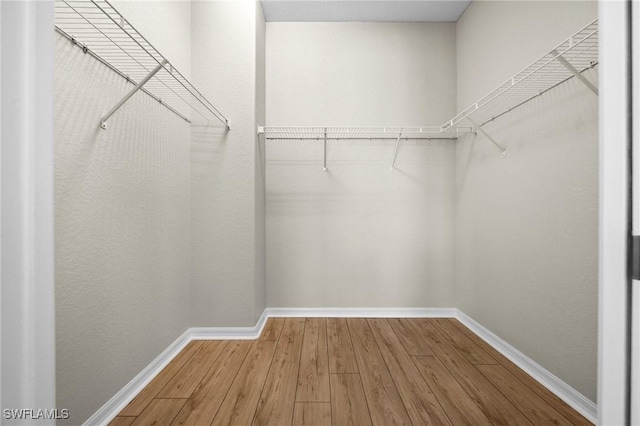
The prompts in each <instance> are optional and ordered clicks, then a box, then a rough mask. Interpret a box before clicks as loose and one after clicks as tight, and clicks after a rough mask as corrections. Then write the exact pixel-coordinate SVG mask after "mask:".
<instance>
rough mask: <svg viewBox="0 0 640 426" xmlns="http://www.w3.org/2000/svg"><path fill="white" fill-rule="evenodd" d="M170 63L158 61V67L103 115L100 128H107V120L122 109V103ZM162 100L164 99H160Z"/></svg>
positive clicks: (164, 60)
mask: <svg viewBox="0 0 640 426" xmlns="http://www.w3.org/2000/svg"><path fill="white" fill-rule="evenodd" d="M167 63H168V61H167V60H166V59H163V60H162V61H161V62H159V63H158V65H156V67H155V68H154V69H152V70H151V72H150V73H149V74H147V76H146V77H145V78H143V79H142V80H140V82H139V83H138V84H137V85H136V87H134V88H133V89H131V90H130V91H129V93H127V94H126V95H125V96H124V98H122V99H121V100H120V102H118V103H117V104H116V105H115V106H114V107H113V108H111V110H110V111H109V112H108V113H106V114H105V116H104V117H102V120H100V128H102V129H106V128H107V120H108V119H109V118H111V116H112V115H113V114H115V113H116V111H118V110H119V109H120V107H121V106H122V105H124V104H125V103H126V102H127V101H128V100H129V99H130V98H131V97H132V96H133V95H135V94H136V92H137V91H138V90H140V89H142V87H143V86H144V85H145V84H146V83H147V82H148V81H149V80H151V78H152V77H153V76H154V75H156V74H157V73H158V71H160V70H161V69H162V68H164V66H165V65H166V64H167ZM160 102H162V101H160Z"/></svg>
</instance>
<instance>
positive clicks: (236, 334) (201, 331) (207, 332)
mask: <svg viewBox="0 0 640 426" xmlns="http://www.w3.org/2000/svg"><path fill="white" fill-rule="evenodd" d="M267 318H269V315H268V312H267V309H265V310H264V311H263V312H262V315H260V318H258V322H257V323H256V325H254V326H253V327H191V328H190V329H189V330H188V331H189V335H190V337H191V340H252V339H257V338H258V337H260V334H261V333H262V329H263V328H264V325H265V324H266V323H267Z"/></svg>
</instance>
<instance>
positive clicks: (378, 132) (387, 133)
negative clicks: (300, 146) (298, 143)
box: [258, 126, 472, 140]
mask: <svg viewBox="0 0 640 426" xmlns="http://www.w3.org/2000/svg"><path fill="white" fill-rule="evenodd" d="M471 130H472V129H471V127H456V128H449V129H447V130H444V131H443V130H442V129H441V128H440V127H438V126H424V127H415V126H406V127H400V126H386V127H385V126H380V127H332V126H312V127H291V126H289V127H287V126H265V127H258V134H264V137H265V139H266V140H408V139H456V138H457V137H458V136H459V134H463V133H468V132H470V131H471Z"/></svg>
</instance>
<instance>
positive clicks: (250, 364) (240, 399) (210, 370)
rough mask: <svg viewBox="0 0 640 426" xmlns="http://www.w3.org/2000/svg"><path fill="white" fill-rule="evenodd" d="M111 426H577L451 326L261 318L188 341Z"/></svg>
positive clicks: (520, 375) (534, 386)
mask: <svg viewBox="0 0 640 426" xmlns="http://www.w3.org/2000/svg"><path fill="white" fill-rule="evenodd" d="M111 424H112V425H186V424H189V425H233V426H238V425H251V424H253V425H267V424H270V425H277V426H283V425H318V426H324V425H327V426H328V425H334V426H341V425H358V426H359V425H381V426H389V425H411V424H413V425H426V424H452V425H473V426H477V425H489V424H499V425H515V426H524V425H532V424H533V425H570V424H575V425H582V424H590V423H589V422H588V421H587V420H586V419H585V418H583V417H582V416H580V415H579V414H578V413H577V412H576V411H574V410H573V409H571V408H570V407H569V406H568V405H566V404H565V403H564V402H562V401H561V400H560V399H558V398H557V397H556V396H554V395H553V394H552V393H551V392H549V391H548V390H547V389H546V388H544V387H543V386H542V385H540V384H539V383H538V382H536V381H535V380H533V379H532V378H531V377H529V376H528V375H527V374H526V373H524V372H523V371H522V370H520V369H519V368H518V367H516V366H515V365H514V364H513V363H511V362H510V361H509V360H507V359H506V358H505V357H503V356H502V355H500V354H499V353H498V352H497V351H495V350H494V349H493V348H492V347H490V346H489V345H488V344H486V343H485V342H484V341H482V340H481V339H479V338H478V337H477V336H476V335H475V334H473V333H472V332H471V331H470V330H468V329H467V328H465V327H464V326H463V325H462V324H461V323H460V322H458V321H456V320H454V319H361V318H349V319H345V318H287V319H284V318H270V319H269V320H268V322H267V324H266V326H265V329H264V332H263V333H262V335H261V336H260V338H259V339H258V340H254V341H246V340H245V341H242V340H234V341H223V340H217V341H193V342H191V343H189V345H187V347H186V348H185V349H184V350H183V351H182V352H180V354H178V356H176V358H174V359H173V360H172V361H171V363H170V364H169V365H168V366H167V367H166V368H165V369H164V370H163V371H162V372H161V373H160V374H159V375H158V376H156V377H155V378H154V379H153V381H152V382H151V383H150V384H149V385H148V386H147V387H146V388H145V389H144V390H142V392H140V394H138V395H137V396H136V398H135V399H134V400H133V401H131V403H130V404H129V405H128V406H127V407H125V409H124V410H122V412H121V413H120V414H119V416H118V417H116V419H115V420H114V421H113V422H112V423H111Z"/></svg>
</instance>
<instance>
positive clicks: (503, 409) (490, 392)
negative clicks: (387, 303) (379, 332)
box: [411, 319, 531, 426]
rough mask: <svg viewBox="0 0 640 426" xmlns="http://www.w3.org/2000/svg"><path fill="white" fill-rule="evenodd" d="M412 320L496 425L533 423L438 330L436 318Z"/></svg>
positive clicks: (437, 354)
mask: <svg viewBox="0 0 640 426" xmlns="http://www.w3.org/2000/svg"><path fill="white" fill-rule="evenodd" d="M411 323H412V324H413V325H414V326H416V329H417V330H418V331H419V332H420V333H422V335H423V336H425V338H426V339H427V342H429V346H431V347H432V348H433V351H434V352H435V353H436V356H437V357H438V359H440V361H442V363H443V364H444V366H445V367H446V368H447V370H449V372H451V374H452V375H453V377H455V379H456V380H457V381H458V383H460V386H462V388H463V389H464V390H465V391H466V392H467V393H468V394H469V396H470V397H471V398H472V399H473V400H474V401H475V403H476V404H477V405H478V406H479V407H480V409H481V410H482V412H483V413H484V414H485V416H487V417H488V418H489V420H490V421H491V423H493V424H496V425H519V426H524V425H531V422H530V421H529V420H527V418H526V417H525V416H524V414H522V412H520V411H519V410H518V409H517V408H516V407H515V406H514V405H513V404H512V403H511V402H509V401H508V400H507V399H506V398H505V397H504V395H502V394H501V393H500V391H499V390H498V389H496V388H495V387H494V386H493V385H492V384H491V383H490V382H489V381H488V380H487V379H486V378H485V377H484V376H483V375H482V373H480V371H478V370H477V369H476V368H475V367H474V366H473V364H471V363H469V362H468V361H467V359H466V358H465V357H464V356H462V355H461V354H460V353H459V352H457V351H456V348H454V347H453V346H452V345H451V344H449V343H448V342H447V341H446V339H445V338H444V337H443V336H442V335H441V334H440V333H439V332H438V330H437V328H436V327H435V325H434V322H433V320H424V319H412V320H411Z"/></svg>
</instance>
